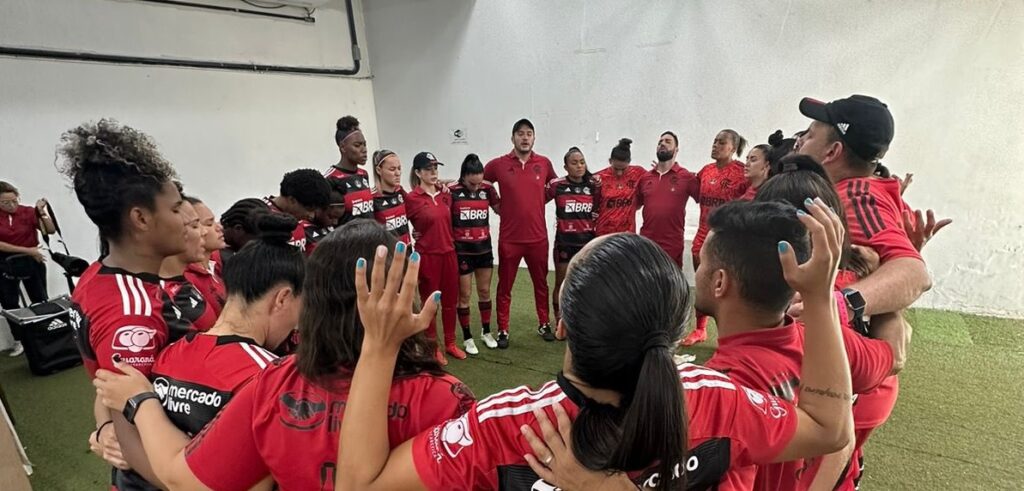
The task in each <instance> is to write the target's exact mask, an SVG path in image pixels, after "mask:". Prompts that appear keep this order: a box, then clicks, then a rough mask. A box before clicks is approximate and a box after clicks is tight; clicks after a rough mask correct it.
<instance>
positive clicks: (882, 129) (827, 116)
mask: <svg viewBox="0 0 1024 491" xmlns="http://www.w3.org/2000/svg"><path fill="white" fill-rule="evenodd" d="M800 112H801V113H803V115H804V116H807V117H808V118H811V119H813V120H815V121H821V122H822V123H828V124H830V125H832V126H833V127H834V128H835V129H836V132H837V133H839V138H841V139H842V140H843V142H844V143H846V145H847V146H849V147H850V150H852V151H853V153H855V154H857V156H858V157H860V158H862V159H864V160H867V161H873V160H875V159H878V158H881V157H882V156H884V155H885V152H886V151H887V150H889V144H890V143H892V137H893V132H894V130H895V129H894V123H893V120H892V113H890V112H889V107H888V106H886V105H885V104H884V103H883V102H882V101H880V100H878V99H875V98H874V97H870V96H866V95H851V96H850V97H847V98H845V99H838V100H835V101H832V102H828V103H825V102H821V101H819V100H817V99H811V98H810V97H805V98H803V100H801V101H800Z"/></svg>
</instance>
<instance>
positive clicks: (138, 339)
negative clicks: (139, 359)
mask: <svg viewBox="0 0 1024 491" xmlns="http://www.w3.org/2000/svg"><path fill="white" fill-rule="evenodd" d="M111 348H114V349H116V350H122V351H131V352H132V353H140V352H142V351H143V350H149V349H154V348H156V330H155V329H149V328H148V327H142V326H124V327H121V328H119V329H118V330H117V331H115V332H114V340H113V341H112V342H111Z"/></svg>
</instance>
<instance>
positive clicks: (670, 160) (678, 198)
mask: <svg viewBox="0 0 1024 491" xmlns="http://www.w3.org/2000/svg"><path fill="white" fill-rule="evenodd" d="M678 151H679V140H678V139H677V138H676V135H675V133H672V132H671V131H666V132H664V133H662V134H661V138H660V139H659V140H658V163H657V164H656V165H655V166H654V168H653V169H651V170H650V171H649V172H646V173H645V174H644V175H643V177H641V178H640V184H639V185H638V186H637V193H636V199H637V205H638V206H642V207H643V215H644V225H643V227H641V228H640V235H642V236H644V237H647V238H648V239H651V240H653V241H654V242H655V243H656V244H658V245H659V246H661V248H662V249H664V250H665V252H666V253H668V256H669V257H671V258H672V260H673V261H675V262H676V264H678V265H679V267H680V268H682V267H683V249H684V241H683V226H684V225H685V224H686V202H687V200H689V199H693V200H694V201H697V198H698V195H699V193H700V181H698V180H697V176H695V175H694V174H693V173H692V172H690V171H688V170H686V169H684V168H682V166H680V165H679V164H678V163H676V153H677V152H678Z"/></svg>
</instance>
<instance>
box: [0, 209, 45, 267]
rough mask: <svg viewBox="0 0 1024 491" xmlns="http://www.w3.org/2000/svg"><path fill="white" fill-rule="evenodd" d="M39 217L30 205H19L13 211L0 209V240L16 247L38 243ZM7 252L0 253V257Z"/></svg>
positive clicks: (32, 245) (31, 245)
mask: <svg viewBox="0 0 1024 491" xmlns="http://www.w3.org/2000/svg"><path fill="white" fill-rule="evenodd" d="M38 230H39V217H37V216H36V209H35V208H32V207H31V206H19V207H18V208H17V209H16V210H14V213H7V212H6V211H3V210H0V242H6V243H8V244H11V245H15V246H18V247H36V246H38V245H39V234H37V233H36V231H38ZM5 255H8V253H0V257H3V256H5Z"/></svg>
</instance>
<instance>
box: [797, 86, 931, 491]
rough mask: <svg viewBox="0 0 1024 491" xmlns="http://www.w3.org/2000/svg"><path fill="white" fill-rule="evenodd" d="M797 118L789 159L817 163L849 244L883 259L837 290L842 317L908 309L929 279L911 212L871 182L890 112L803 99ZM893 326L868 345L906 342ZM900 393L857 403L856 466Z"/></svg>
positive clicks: (858, 98)
mask: <svg viewBox="0 0 1024 491" xmlns="http://www.w3.org/2000/svg"><path fill="white" fill-rule="evenodd" d="M800 112H801V113H803V115H804V116H807V117H809V118H811V119H813V120H814V121H813V122H812V123H811V124H810V126H809V127H808V128H807V131H806V132H805V133H804V134H803V135H801V136H800V138H799V139H798V140H797V143H796V149H795V151H796V152H797V153H801V154H804V155H810V156H811V157H814V158H815V159H817V160H818V161H819V162H821V164H822V166H823V167H824V168H825V172H826V173H827V174H828V177H829V179H830V180H831V181H832V182H833V184H835V186H836V191H837V192H838V194H839V199H840V200H842V201H843V206H844V207H845V208H846V222H847V226H848V228H849V237H850V242H852V243H853V244H856V245H861V246H867V247H870V248H872V249H874V250H875V251H876V252H878V255H879V257H880V259H881V265H880V266H879V267H878V269H877V270H875V271H874V272H873V273H871V274H870V275H868V276H867V277H865V278H863V279H861V280H860V281H858V282H856V283H854V284H852V285H850V286H849V287H847V288H844V289H843V291H842V293H843V296H844V297H845V301H846V304H847V308H848V310H849V311H850V313H851V315H854V316H857V315H862V316H871V315H876V314H883V313H889V312H899V311H901V310H903V309H906V308H908V307H910V306H911V304H913V303H914V302H915V301H916V300H917V299H918V297H920V296H921V294H923V293H924V292H925V291H927V290H928V289H929V288H931V277H930V276H929V274H928V270H927V268H926V267H925V264H924V260H923V259H922V258H921V254H920V253H919V252H918V251H917V249H916V248H915V247H914V245H913V243H912V242H911V240H910V239H909V238H908V236H907V233H906V230H905V229H904V223H903V212H904V211H907V210H909V209H910V208H909V206H907V204H906V203H905V202H904V201H903V199H902V198H901V197H900V183H899V181H898V180H896V179H891V178H881V177H876V176H875V175H874V172H875V170H876V168H877V167H878V165H879V162H878V160H879V159H881V158H882V157H883V156H884V155H885V153H886V151H888V149H889V144H890V143H891V142H892V138H893V133H894V126H895V125H894V122H893V117H892V114H891V113H890V112H889V108H888V107H887V106H886V105H885V104H884V103H882V102H881V101H879V100H878V99H876V98H874V97H868V96H864V95H853V96H850V97H848V98H846V99H839V100H836V101H832V102H829V103H827V104H826V103H823V102H821V101H817V100H814V99H810V98H805V99H803V100H801V101H800ZM887 325H889V324H887ZM893 325H894V326H896V327H897V328H898V329H896V330H895V331H891V332H888V331H884V330H880V329H879V328H878V326H877V325H875V326H872V329H871V332H872V337H877V338H882V339H890V338H895V339H899V338H902V337H904V335H905V333H904V332H902V328H903V326H904V324H902V323H897V324H893ZM898 393H899V382H898V379H897V378H896V377H890V378H889V379H888V380H887V381H886V382H885V383H883V384H882V386H881V387H879V388H878V389H876V390H875V391H872V392H871V393H868V394H864V395H862V396H861V397H860V398H859V399H858V402H857V405H856V406H855V407H854V421H855V424H856V436H857V441H856V445H857V449H856V450H855V454H854V458H855V459H857V458H862V452H863V450H862V448H863V445H864V442H865V441H866V440H867V438H868V436H869V435H870V434H871V431H872V430H873V429H874V428H876V427H878V426H881V425H882V424H883V423H884V422H885V420H887V419H888V417H889V414H890V413H891V412H892V409H893V407H894V406H895V405H896V398H897V396H898ZM853 467H854V470H856V467H857V466H853ZM859 477H860V476H859V473H855V472H851V473H850V475H848V476H847V479H846V482H845V483H841V484H843V485H845V487H846V488H849V487H851V486H852V484H851V482H852V481H853V480H855V479H858V478H859Z"/></svg>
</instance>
